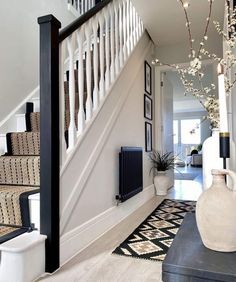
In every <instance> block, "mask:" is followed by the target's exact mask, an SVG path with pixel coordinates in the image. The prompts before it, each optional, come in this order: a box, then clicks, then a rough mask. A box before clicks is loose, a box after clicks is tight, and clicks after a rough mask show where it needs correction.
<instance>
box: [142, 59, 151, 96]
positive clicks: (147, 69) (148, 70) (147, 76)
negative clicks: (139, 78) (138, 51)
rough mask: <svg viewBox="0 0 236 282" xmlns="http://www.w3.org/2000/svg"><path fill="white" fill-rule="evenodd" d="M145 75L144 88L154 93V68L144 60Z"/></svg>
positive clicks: (149, 92)
mask: <svg viewBox="0 0 236 282" xmlns="http://www.w3.org/2000/svg"><path fill="white" fill-rule="evenodd" d="M144 77H145V86H144V90H145V92H147V93H148V94H149V95H152V69H151V66H150V65H149V64H148V62H147V61H145V62H144Z"/></svg>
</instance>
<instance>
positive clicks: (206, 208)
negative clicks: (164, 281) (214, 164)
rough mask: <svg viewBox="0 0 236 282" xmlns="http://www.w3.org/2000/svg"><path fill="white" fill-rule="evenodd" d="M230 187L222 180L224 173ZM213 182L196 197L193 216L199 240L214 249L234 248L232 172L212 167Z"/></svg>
mask: <svg viewBox="0 0 236 282" xmlns="http://www.w3.org/2000/svg"><path fill="white" fill-rule="evenodd" d="M226 174H227V175H229V176H230V177H231V179H232V180H233V188H232V189H230V188H229V187H227V186H226V184H225V175H226ZM212 175H213V182H212V185H211V187H210V188H209V189H207V190H206V191H204V192H203V193H202V194H201V196H200V198H199V199H198V201H197V206H196V220H197V226H198V230H199V233H200V235H201V238H202V241H203V244H204V245H205V246H206V247H207V248H209V249H211V250H214V251H220V252H235V251H236V236H235V234H236V212H235V207H236V173H235V172H233V171H231V170H226V169H221V170H217V169H213V170H212Z"/></svg>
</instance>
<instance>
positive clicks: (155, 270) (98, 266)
mask: <svg viewBox="0 0 236 282" xmlns="http://www.w3.org/2000/svg"><path fill="white" fill-rule="evenodd" d="M198 180H199V178H198ZM201 192H202V185H201V181H193V180H176V181H175V187H174V188H172V189H170V190H169V193H168V195H167V197H166V198H170V199H183V200H197V199H198V197H199V195H200V194H201ZM163 199H164V197H160V196H156V197H154V198H152V199H151V200H150V201H149V202H147V203H146V204H145V205H143V206H142V207H141V208H140V209H139V210H137V211H136V212H135V213H133V214H132V215H131V216H129V217H128V218H127V219H125V220H124V221H123V222H121V223H120V224H118V225H117V226H116V227H115V228H113V229H112V230H110V231H109V232H107V233H106V234H105V235H103V236H102V237H100V238H99V239H98V240H96V241H95V242H94V243H93V244H92V245H90V246H89V247H88V248H86V249H85V250H84V251H83V252H81V253H80V254H79V255H77V256H76V257H75V258H73V259H72V260H71V261H70V262H68V263H67V264H65V265H64V266H63V267H62V268H61V269H59V270H58V271H57V272H56V273H54V274H53V275H52V276H46V277H44V278H41V279H40V281H61V282H77V281H80V282H88V281H89V282H121V281H122V282H145V281H146V282H152V281H155V282H158V281H162V280H161V263H160V262H155V261H149V260H141V259H140V260H139V259H135V258H129V257H123V256H118V255H112V254H111V253H112V251H113V250H114V249H115V248H116V247H117V246H118V245H119V244H120V243H121V242H122V241H123V240H124V239H125V238H126V237H127V236H128V235H129V234H130V233H132V231H133V230H134V229H135V228H136V227H137V226H138V225H139V224H140V223H141V222H142V221H143V220H144V219H145V218H146V217H147V216H148V215H149V214H150V213H151V212H152V211H153V210H154V209H155V208H156V207H157V206H158V205H159V204H160V203H161V201H162V200H163Z"/></svg>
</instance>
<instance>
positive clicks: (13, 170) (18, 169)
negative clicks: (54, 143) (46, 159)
mask: <svg viewBox="0 0 236 282" xmlns="http://www.w3.org/2000/svg"><path fill="white" fill-rule="evenodd" d="M0 184H7V185H28V186H35V185H36V186H39V185H40V158H39V157H1V158H0Z"/></svg>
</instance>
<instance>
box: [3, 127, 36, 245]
mask: <svg viewBox="0 0 236 282" xmlns="http://www.w3.org/2000/svg"><path fill="white" fill-rule="evenodd" d="M6 138H7V152H6V154H5V155H3V156H0V227H1V228H0V230H1V232H0V236H1V237H0V243H3V242H5V241H7V240H9V239H11V238H13V237H15V235H19V234H22V233H24V232H27V231H30V230H32V229H33V227H34V226H32V225H31V220H30V212H29V203H28V197H29V196H30V195H32V194H35V193H38V192H39V186H40V183H39V179H40V175H39V174H40V164H39V161H40V160H39V151H40V146H39V132H11V133H7V135H6Z"/></svg>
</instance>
